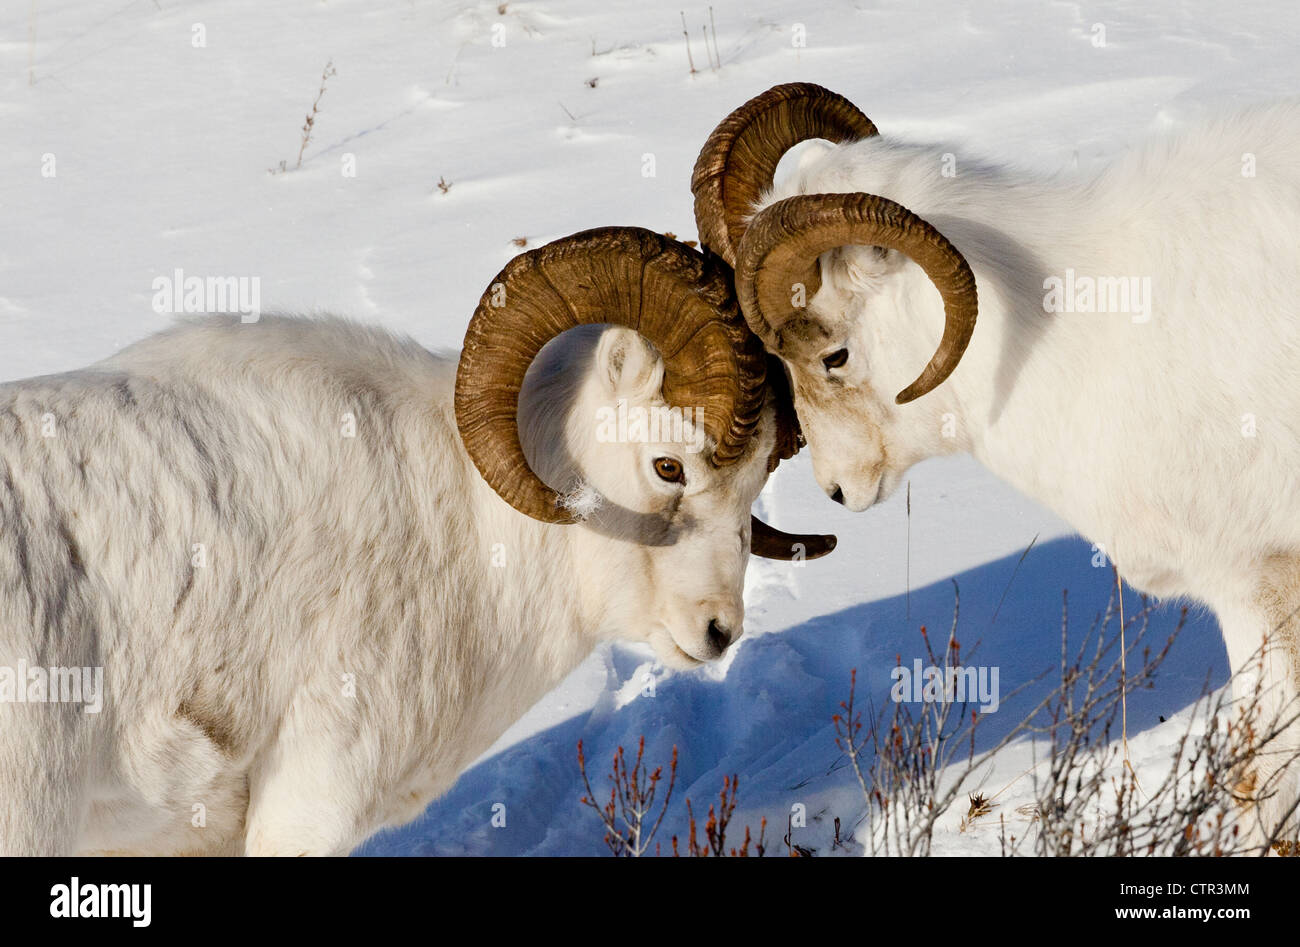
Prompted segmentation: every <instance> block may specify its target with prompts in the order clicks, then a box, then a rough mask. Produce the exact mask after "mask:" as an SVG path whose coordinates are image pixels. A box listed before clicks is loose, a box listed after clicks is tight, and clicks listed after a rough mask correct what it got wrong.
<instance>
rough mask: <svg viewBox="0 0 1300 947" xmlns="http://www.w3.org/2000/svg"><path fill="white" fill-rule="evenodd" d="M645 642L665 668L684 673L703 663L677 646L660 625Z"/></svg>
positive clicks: (665, 629) (666, 630) (674, 640)
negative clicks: (648, 643) (647, 642)
mask: <svg viewBox="0 0 1300 947" xmlns="http://www.w3.org/2000/svg"><path fill="white" fill-rule="evenodd" d="M647 640H648V641H649V642H650V646H651V647H652V648H654V651H655V654H656V655H657V656H658V658H659V660H660V661H662V662H663V663H664V664H665V665H666V666H667V667H670V668H673V669H675V670H678V671H686V670H690V669H691V668H697V667H699V666H700V665H701V664H703V663H704V662H703V661H701V660H700V659H699V658H694V657H691V655H689V654H687V653H686V652H685V651H683V650H682V649H681V647H680V646H679V645H678V644H677V641H676V639H674V638H673V636H672V632H670V631H669V630H668V629H667V628H666V627H664V626H662V625H660V626H659V627H657V628H655V629H654V630H653V631H651V632H650V635H649V637H648V638H647Z"/></svg>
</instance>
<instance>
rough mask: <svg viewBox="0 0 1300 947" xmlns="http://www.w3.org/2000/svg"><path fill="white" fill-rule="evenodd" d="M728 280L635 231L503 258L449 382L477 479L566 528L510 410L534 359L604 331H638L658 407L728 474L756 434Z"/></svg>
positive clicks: (750, 358) (760, 369) (753, 366)
mask: <svg viewBox="0 0 1300 947" xmlns="http://www.w3.org/2000/svg"><path fill="white" fill-rule="evenodd" d="M729 277H730V274H729V273H728V272H726V271H725V268H724V267H722V266H720V265H718V264H717V263H716V262H715V261H710V260H706V259H705V258H704V257H703V256H702V255H701V254H699V253H697V252H696V251H694V250H692V249H690V248H689V247H687V246H685V245H684V244H680V243H678V242H677V241H675V240H671V239H669V238H667V237H664V236H662V235H660V234H656V233H653V232H651V231H649V230H642V229H641V228H637V227H604V228H599V229H596V230H587V231H583V232H582V233H577V234H574V235H572V236H570V237H565V238H563V239H560V240H556V241H555V242H553V243H550V244H547V245H546V246H544V247H540V248H538V249H536V250H531V251H529V252H527V253H523V254H520V255H519V256H517V257H515V258H514V259H513V260H511V261H510V262H509V263H507V264H506V266H505V268H504V269H503V270H502V271H501V272H500V273H499V274H498V275H497V277H496V279H495V280H493V281H492V284H491V285H490V286H489V287H488V289H487V291H486V292H484V294H483V297H482V299H481V300H480V301H479V305H478V308H477V309H476V310H475V312H474V316H473V318H472V319H471V320H470V324H469V329H468V330H467V331H466V333H465V346H464V349H463V351H462V352H461V357H460V365H459V367H458V370H457V373H456V397H455V409H456V424H457V427H458V428H459V430H460V435H461V439H462V441H463V442H464V444H465V449H466V451H467V452H468V453H469V455H470V458H471V459H472V460H473V462H474V465H475V466H476V467H477V468H478V470H479V473H481V474H482V475H483V478H484V479H485V480H486V481H487V482H488V484H489V485H490V486H491V487H492V489H493V490H495V491H496V492H497V494H498V495H500V496H501V498H502V499H504V500H505V501H506V502H507V503H509V504H510V505H511V506H513V507H514V508H515V509H517V510H519V511H520V512H521V513H525V514H527V515H528V516H531V517H534V518H535V519H539V520H543V521H545V522H548V523H572V522H574V521H575V517H574V516H573V514H572V513H571V512H570V511H569V510H567V509H566V508H565V507H564V506H563V504H562V503H561V498H560V496H559V495H558V494H557V493H556V492H555V491H554V490H553V489H551V488H550V487H549V486H547V485H546V484H545V483H543V482H542V480H541V479H540V478H539V477H538V476H537V475H536V474H535V473H534V472H533V471H532V469H531V468H530V467H529V466H528V462H527V460H526V459H525V457H524V452H523V447H522V445H521V444H520V442H519V427H518V417H517V415H518V401H519V391H520V389H521V388H522V386H523V382H524V375H525V373H526V372H527V370H528V366H529V365H530V364H531V363H532V361H533V359H534V357H536V355H537V353H538V352H540V351H541V349H542V347H543V346H544V345H545V344H546V343H547V342H549V341H550V340H551V339H553V338H555V337H556V336H557V335H560V334H561V333H562V332H564V331H566V330H568V329H571V328H574V327H575V326H578V325H584V324H598V323H610V324H615V325H622V326H627V327H629V328H632V329H635V330H637V331H638V332H640V333H641V334H642V335H643V336H644V337H645V338H646V339H648V340H649V341H650V342H651V343H653V344H654V346H655V347H656V348H657V349H658V351H659V353H660V355H661V356H662V357H663V360H664V382H663V395H664V399H665V400H666V401H667V402H668V403H669V404H670V405H674V406H677V407H683V408H686V407H689V408H693V409H694V410H695V412H696V414H695V416H696V418H697V419H698V423H700V424H701V425H702V426H703V428H704V430H705V431H706V432H707V433H708V434H709V435H710V436H711V437H712V438H713V439H714V442H715V443H716V445H717V447H716V449H715V451H714V453H713V455H712V457H711V460H712V462H713V463H714V465H715V466H723V465H726V464H730V463H733V462H734V461H735V460H736V459H737V458H739V457H740V455H741V453H742V451H743V450H744V447H745V444H746V442H747V441H748V440H749V438H750V437H751V436H752V434H753V432H754V429H755V427H756V425H757V424H758V419H759V414H760V412H761V410H762V406H763V395H764V387H763V386H764V354H763V348H762V344H761V343H760V342H759V340H758V339H757V338H756V337H755V336H754V335H753V334H752V333H751V332H750V331H749V330H748V329H747V328H746V326H745V323H744V321H743V319H742V318H741V317H740V314H739V312H738V311H737V308H736V303H735V298H734V296H733V295H732V291H731V286H730V279H729Z"/></svg>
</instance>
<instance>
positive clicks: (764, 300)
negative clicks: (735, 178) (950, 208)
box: [736, 194, 978, 404]
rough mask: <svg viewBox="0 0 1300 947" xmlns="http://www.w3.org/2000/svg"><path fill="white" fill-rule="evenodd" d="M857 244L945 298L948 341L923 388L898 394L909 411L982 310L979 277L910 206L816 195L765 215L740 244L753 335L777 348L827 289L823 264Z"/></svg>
mask: <svg viewBox="0 0 1300 947" xmlns="http://www.w3.org/2000/svg"><path fill="white" fill-rule="evenodd" d="M852 244H859V245H866V246H877V247H888V248H890V249H892V250H897V251H898V252H900V253H903V254H905V255H906V256H908V257H910V258H911V259H912V260H913V261H914V262H915V263H916V264H917V265H918V266H920V267H921V269H922V270H924V271H925V275H926V276H928V277H929V278H930V282H932V283H934V285H935V288H936V289H938V290H939V294H940V295H941V296H942V297H943V306H944V328H943V338H942V339H941V340H940V341H939V347H938V349H937V350H936V351H935V353H934V356H933V357H932V358H931V359H930V362H929V364H928V365H926V366H925V369H924V370H923V371H922V372H921V374H920V376H919V377H918V378H917V379H916V381H914V382H912V384H910V385H908V386H907V387H906V388H904V389H903V390H902V391H901V392H899V393H898V396H897V398H896V399H895V400H896V401H897V402H898V403H899V404H906V403H907V402H909V401H913V400H915V399H917V398H919V397H921V396H922V395H924V394H926V393H927V392H929V391H932V390H933V389H935V388H936V387H938V386H939V385H940V384H941V383H942V382H943V381H944V379H946V378H947V377H948V376H949V375H950V374H951V373H952V370H953V369H954V368H956V367H957V363H958V362H959V361H961V357H962V353H964V352H965V351H966V346H967V344H968V343H969V342H970V338H971V333H972V332H973V331H974V330H975V316H976V313H977V310H978V298H977V295H976V290H975V274H974V273H972V272H971V268H970V265H969V264H968V263H967V262H966V259H965V257H963V256H962V255H961V253H960V252H958V250H957V248H956V247H954V246H953V245H952V244H951V243H949V242H948V240H947V238H945V237H944V235H943V234H941V233H939V231H938V230H936V229H935V228H934V227H933V226H931V225H930V224H929V223H927V222H926V221H925V220H923V219H922V218H920V217H918V216H917V215H916V214H914V213H912V212H911V211H910V210H908V209H907V208H906V207H903V206H902V205H901V204H896V203H894V202H893V201H891V200H888V199H887V198H884V197H879V196H877V195H874V194H810V195H803V196H799V197H791V198H787V199H786V200H783V201H778V202H777V203H775V204H773V205H771V206H770V207H766V208H764V209H763V210H762V211H761V212H760V213H759V214H758V215H757V216H755V218H754V219H753V221H752V222H751V223H750V226H749V228H748V230H746V231H745V236H744V237H743V239H742V240H741V244H740V250H739V254H740V257H739V259H740V262H739V265H738V266H737V268H736V294H737V295H738V296H739V297H740V304H741V308H742V309H743V311H744V313H745V318H746V319H747V320H748V321H749V325H750V328H751V329H753V330H754V332H755V333H756V334H757V335H758V336H759V337H760V338H761V339H763V341H764V343H766V344H767V345H768V347H769V348H774V349H775V348H778V347H779V345H778V344H777V340H776V332H777V330H778V329H780V327H781V325H782V324H783V323H784V322H785V321H786V320H788V319H789V318H791V317H792V316H793V315H794V313H795V306H794V302H793V301H794V300H795V299H803V300H807V299H811V298H812V296H813V294H814V293H815V292H816V291H817V289H818V287H819V286H820V285H821V276H820V272H819V270H818V264H817V258H818V257H819V256H820V255H821V254H823V253H825V252H826V251H827V250H830V249H832V248H834V247H842V246H848V245H852ZM800 288H801V290H802V291H799V290H800Z"/></svg>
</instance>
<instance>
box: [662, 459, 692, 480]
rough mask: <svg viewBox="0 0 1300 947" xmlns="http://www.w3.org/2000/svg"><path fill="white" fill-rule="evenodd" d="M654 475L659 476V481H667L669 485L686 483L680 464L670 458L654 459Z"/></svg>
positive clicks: (684, 473)
mask: <svg viewBox="0 0 1300 947" xmlns="http://www.w3.org/2000/svg"><path fill="white" fill-rule="evenodd" d="M655 473H657V474H658V475H659V479H660V480H667V481H668V482H669V483H685V482H686V471H685V470H684V469H683V468H682V462H681V461H680V460H673V458H671V457H658V458H656V459H655Z"/></svg>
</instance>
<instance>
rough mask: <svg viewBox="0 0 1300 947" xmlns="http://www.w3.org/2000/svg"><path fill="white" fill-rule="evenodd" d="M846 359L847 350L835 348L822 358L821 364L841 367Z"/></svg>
mask: <svg viewBox="0 0 1300 947" xmlns="http://www.w3.org/2000/svg"><path fill="white" fill-rule="evenodd" d="M848 360H849V350H848V349H837V350H836V351H834V352H832V353H831V354H830V355H827V356H826V357H825V358H824V359H822V364H823V365H825V366H826V367H827V368H843V367H844V363H845V362H847V361H848Z"/></svg>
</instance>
